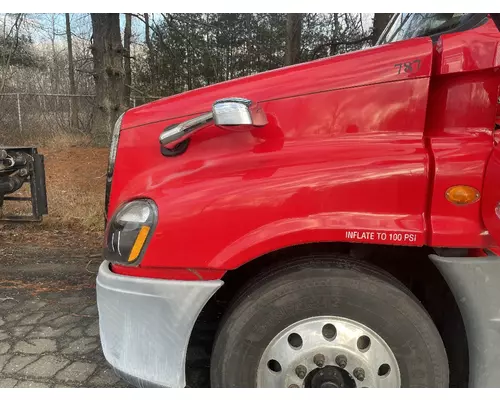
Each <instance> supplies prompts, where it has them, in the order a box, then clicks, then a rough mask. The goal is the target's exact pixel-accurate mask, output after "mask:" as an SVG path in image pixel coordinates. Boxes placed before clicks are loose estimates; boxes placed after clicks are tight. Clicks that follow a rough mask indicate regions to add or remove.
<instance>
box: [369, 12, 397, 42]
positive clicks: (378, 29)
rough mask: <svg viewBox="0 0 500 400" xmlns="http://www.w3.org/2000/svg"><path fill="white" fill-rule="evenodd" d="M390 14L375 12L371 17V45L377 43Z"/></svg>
mask: <svg viewBox="0 0 500 400" xmlns="http://www.w3.org/2000/svg"><path fill="white" fill-rule="evenodd" d="M391 17H392V14H380V13H375V15H374V17H373V32H372V45H374V46H375V45H376V44H377V40H378V38H379V37H380V35H381V34H382V32H383V31H384V29H385V27H386V26H387V24H388V23H389V20H390V19H391Z"/></svg>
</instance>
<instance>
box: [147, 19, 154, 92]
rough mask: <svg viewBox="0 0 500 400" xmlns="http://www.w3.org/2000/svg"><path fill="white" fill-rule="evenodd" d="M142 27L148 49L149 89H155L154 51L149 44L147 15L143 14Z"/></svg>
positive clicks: (149, 35)
mask: <svg viewBox="0 0 500 400" xmlns="http://www.w3.org/2000/svg"><path fill="white" fill-rule="evenodd" d="M144 25H145V36H146V46H147V48H148V64H149V76H150V78H151V81H150V87H151V88H155V82H156V80H155V76H156V74H155V62H154V51H153V44H152V43H151V34H150V28H149V14H148V13H145V14H144ZM153 94H156V90H153Z"/></svg>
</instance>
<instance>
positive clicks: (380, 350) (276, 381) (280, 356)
mask: <svg viewBox="0 0 500 400" xmlns="http://www.w3.org/2000/svg"><path fill="white" fill-rule="evenodd" d="M257 386H258V387H290V388H294V387H295V388H300V387H321V388H345V387H357V388H363V387H367V388H374V387H383V388H393V387H400V386H401V374H400V370H399V366H398V363H397V360H396V357H395V356H394V353H393V352H392V350H391V348H390V347H389V346H388V345H387V343H386V342H385V340H384V339H382V337H380V335H378V334H377V333H376V332H375V331H373V330H372V329H370V328H368V327H367V326H365V325H363V324H361V323H359V322H357V321H354V320H351V319H348V318H341V317H313V318H307V319H304V320H301V321H298V322H296V323H294V324H292V325H290V326H288V327H287V328H285V329H283V330H282V331H281V332H280V333H278V334H277V335H276V336H275V337H274V338H273V339H272V340H271V342H270V343H269V345H268V346H267V347H266V349H265V350H264V353H263V354H262V357H261V359H260V362H259V366H258V369H257Z"/></svg>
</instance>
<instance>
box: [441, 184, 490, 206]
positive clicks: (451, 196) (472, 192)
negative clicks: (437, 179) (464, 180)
mask: <svg viewBox="0 0 500 400" xmlns="http://www.w3.org/2000/svg"><path fill="white" fill-rule="evenodd" d="M480 197H481V195H480V194H479V191H478V190H477V189H475V188H473V187H471V186H466V185H457V186H452V187H451V188H449V189H448V190H447V191H446V200H448V201H449V202H450V203H453V204H456V205H458V206H463V205H466V204H472V203H475V202H476V201H478V200H479V198H480Z"/></svg>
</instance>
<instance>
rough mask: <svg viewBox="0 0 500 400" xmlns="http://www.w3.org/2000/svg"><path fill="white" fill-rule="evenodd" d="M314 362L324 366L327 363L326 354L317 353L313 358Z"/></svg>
mask: <svg viewBox="0 0 500 400" xmlns="http://www.w3.org/2000/svg"><path fill="white" fill-rule="evenodd" d="M313 361H314V364H316V365H317V366H318V367H320V368H322V367H323V366H324V365H325V356H324V355H323V354H316V355H315V356H314V358H313Z"/></svg>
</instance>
